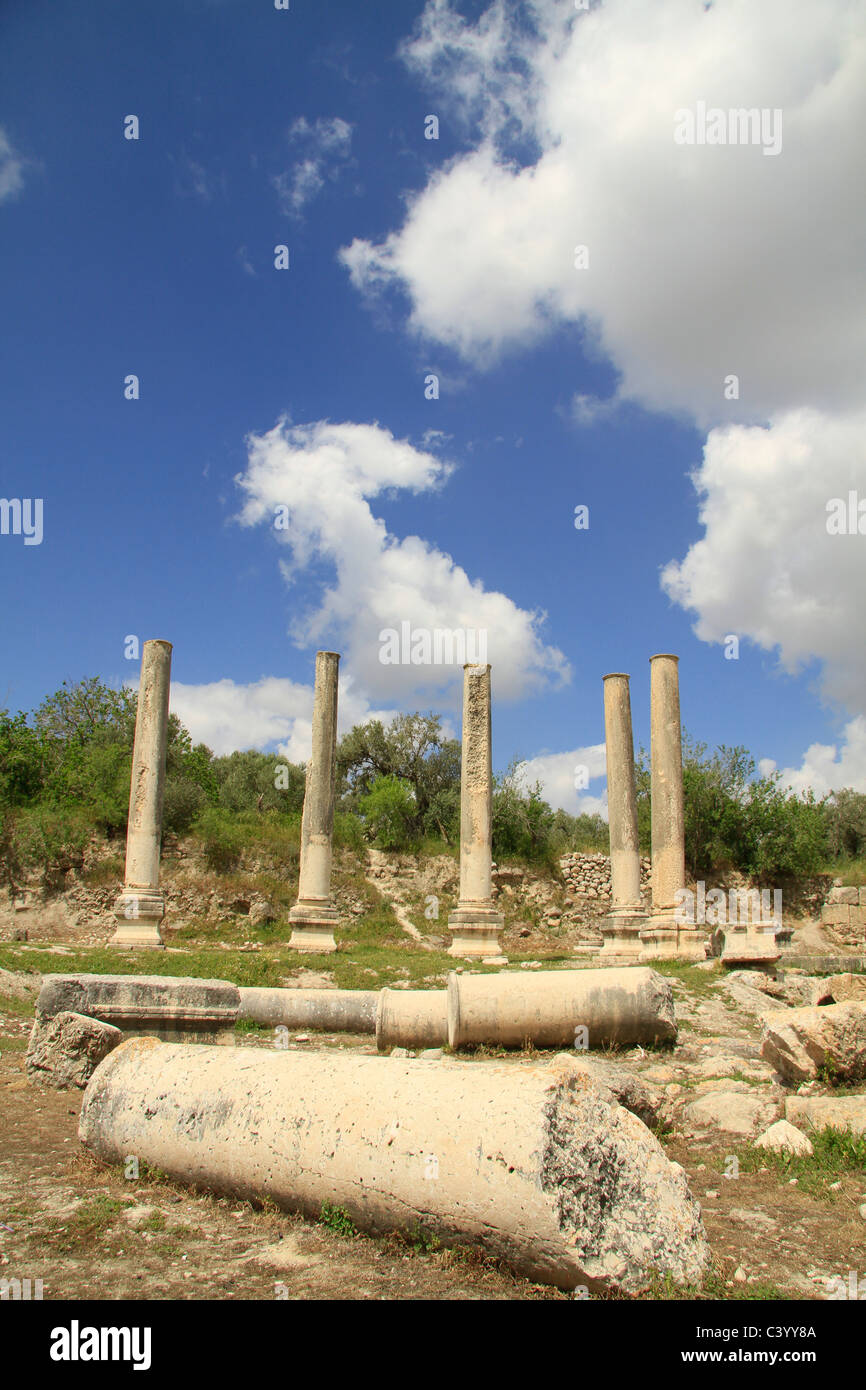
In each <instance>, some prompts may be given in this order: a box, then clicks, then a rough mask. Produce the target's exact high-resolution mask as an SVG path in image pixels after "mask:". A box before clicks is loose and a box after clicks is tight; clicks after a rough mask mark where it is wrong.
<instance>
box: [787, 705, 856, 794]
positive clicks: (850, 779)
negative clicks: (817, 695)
mask: <svg viewBox="0 0 866 1390" xmlns="http://www.w3.org/2000/svg"><path fill="white" fill-rule="evenodd" d="M774 770H775V763H773V762H772V761H770V760H768V761H767V762H766V763H765V764H763V765H762V768H761V771H762V772H764V773H769V772H772V771H774ZM780 776H781V781H782V784H783V785H784V786H786V787H790V788H791V789H792V790H793V791H796V792H802V791H805V790H806V789H807V788H809V787H811V788H812V790H813V791H814V793H815V795H816V796H819V797H820V796H825V795H826V794H827V792H830V791H841V789H842V788H843V787H853V788H854V789H855V791H861V792H862V791H866V719H864V718H863V716H862V715H859V716H858V717H857V718H856V719H852V720H851V721H850V722H849V723H848V724H846V726H845V730H844V736H843V742H841V743H840V744H835V743H813V744H812V745H811V747H809V748H807V749H806V752H805V754H804V755H803V762H802V764H801V765H800V767H796V768H795V767H786V768H783V769H782V771H781V774H780Z"/></svg>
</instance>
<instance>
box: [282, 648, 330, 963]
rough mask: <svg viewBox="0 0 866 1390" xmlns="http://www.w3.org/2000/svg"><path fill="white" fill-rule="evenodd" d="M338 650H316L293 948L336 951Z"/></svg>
mask: <svg viewBox="0 0 866 1390" xmlns="http://www.w3.org/2000/svg"><path fill="white" fill-rule="evenodd" d="M339 665H340V655H339V652H316V685H315V691H314V694H313V749H312V753H311V755H310V761H309V762H308V763H307V781H306V787H305V790H304V814H303V817H302V819H301V872H300V879H299V882H298V901H297V902H296V903H295V905H294V907H293V908H292V910H291V911H290V913H289V921H290V922H291V923H292V928H293V930H292V935H291V938H290V940H289V945H290V946H291V947H293V948H294V950H296V951H316V952H318V953H319V954H323V953H330V952H332V951H336V949H337V943H336V941H335V940H334V927H335V926H336V924H337V922H338V920H339V918H338V916H337V909H336V908H335V907H334V904H333V902H332V901H331V838H332V835H333V831H334V801H335V798H336V776H337V685H338V667H339Z"/></svg>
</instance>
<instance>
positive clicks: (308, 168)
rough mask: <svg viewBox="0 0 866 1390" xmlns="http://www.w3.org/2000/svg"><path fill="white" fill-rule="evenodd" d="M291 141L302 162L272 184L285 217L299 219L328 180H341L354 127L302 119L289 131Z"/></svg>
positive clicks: (340, 122)
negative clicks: (300, 155) (340, 176)
mask: <svg viewBox="0 0 866 1390" xmlns="http://www.w3.org/2000/svg"><path fill="white" fill-rule="evenodd" d="M288 141H289V144H290V145H291V146H292V147H294V148H297V149H298V151H299V152H300V153H301V154H302V158H300V159H298V160H297V161H296V162H295V163H294V164H293V165H292V167H291V169H288V170H285V171H284V172H282V173H280V174H277V175H276V176H275V177H274V178H273V180H272V183H273V186H274V188H275V189H276V190H277V196H278V198H279V202H280V207H281V209H282V211H283V213H284V214H285V215H286V216H288V217H299V216H300V215H301V213H302V212H303V210H304V208H305V207H306V205H307V203H309V202H311V200H312V199H313V198H315V196H316V194H317V193H318V192H319V191H320V189H322V188H323V187H324V184H325V180H326V179H331V180H334V179H337V178H339V175H340V172H341V171H342V169H343V168H344V167H345V165H346V162H347V161H348V158H349V151H350V149H351V144H352V126H351V125H350V124H349V122H348V121H344V120H342V118H341V117H340V116H331V117H327V116H320V117H318V118H317V119H316V120H315V121H308V120H307V118H306V117H305V116H300V117H299V118H298V119H297V120H296V121H293V123H292V125H291V126H290V127H289V132H288Z"/></svg>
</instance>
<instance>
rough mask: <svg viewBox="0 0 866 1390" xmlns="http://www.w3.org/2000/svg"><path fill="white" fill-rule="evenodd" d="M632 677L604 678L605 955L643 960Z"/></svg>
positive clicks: (613, 675)
mask: <svg viewBox="0 0 866 1390" xmlns="http://www.w3.org/2000/svg"><path fill="white" fill-rule="evenodd" d="M628 680H629V678H628V676H627V675H624V674H623V673H622V672H620V671H617V672H612V673H611V674H610V675H608V676H605V677H604V739H605V751H606V755H607V809H608V820H609V824H610V881H611V905H610V912H609V913H608V915H607V917H606V919H605V920H604V922H603V923H602V927H601V929H602V933H603V935H604V948H603V950H602V952H601V959H605V958H609V957H616V958H617V959H632V960H637V959H638V958H639V956H640V954H641V951H642V950H643V942H642V941H641V939H640V930H641V927H645V926H646V924H647V915H646V913H645V912H644V910H643V907H642V904H641V896H640V851H639V848H638V834H637V792H636V790H635V781H634V744H633V741H632V729H631V700H630V698H629V688H628Z"/></svg>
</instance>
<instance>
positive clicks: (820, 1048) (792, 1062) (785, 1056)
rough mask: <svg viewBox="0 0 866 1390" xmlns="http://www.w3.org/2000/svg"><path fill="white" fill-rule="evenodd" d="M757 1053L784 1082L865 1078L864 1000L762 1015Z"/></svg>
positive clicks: (865, 1024)
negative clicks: (827, 1075)
mask: <svg viewBox="0 0 866 1390" xmlns="http://www.w3.org/2000/svg"><path fill="white" fill-rule="evenodd" d="M761 1055H762V1057H764V1058H765V1060H766V1061H768V1062H770V1063H771V1065H772V1066H774V1067H775V1068H776V1070H777V1071H778V1072H779V1073H780V1074H781V1076H782V1077H783V1078H784V1079H785V1080H786V1081H788V1082H791V1083H793V1082H797V1081H811V1080H813V1079H814V1078H816V1077H817V1076H818V1073H819V1071H820V1070H821V1069H822V1068H823V1069H826V1071H827V1072H829V1073H830V1075H831V1076H832V1078H833V1080H836V1079H838V1080H840V1081H858V1080H860V1079H861V1078H863V1077H866V1002H863V1003H855V1002H848V1003H845V1004H829V1005H827V1006H826V1007H825V1008H805V1009H789V1010H788V1011H787V1012H786V1013H776V1014H770V1015H769V1016H768V1017H767V1018H765V1019H764V1034H763V1039H762V1042H761Z"/></svg>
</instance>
